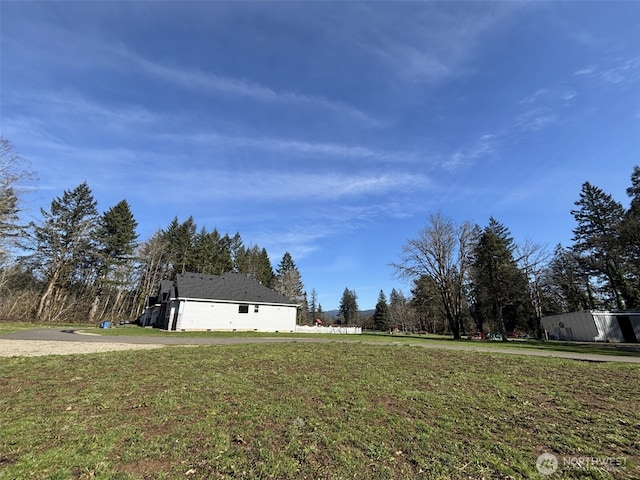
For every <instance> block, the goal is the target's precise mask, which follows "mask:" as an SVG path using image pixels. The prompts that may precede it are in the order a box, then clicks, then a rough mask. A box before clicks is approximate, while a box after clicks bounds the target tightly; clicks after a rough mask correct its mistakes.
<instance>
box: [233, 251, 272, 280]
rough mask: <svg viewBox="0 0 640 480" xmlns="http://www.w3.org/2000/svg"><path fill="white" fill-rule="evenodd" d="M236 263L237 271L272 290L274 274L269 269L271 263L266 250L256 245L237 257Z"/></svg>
mask: <svg viewBox="0 0 640 480" xmlns="http://www.w3.org/2000/svg"><path fill="white" fill-rule="evenodd" d="M237 258H238V261H237V265H238V269H239V270H238V271H239V272H240V273H244V274H245V275H247V276H249V277H251V278H255V279H256V280H257V281H258V282H260V283H261V284H262V285H264V286H266V287H269V288H273V286H274V283H275V274H274V273H273V268H272V267H271V261H270V260H269V255H268V254H267V250H266V249H264V248H262V249H261V248H260V247H258V246H257V245H254V246H252V247H249V248H247V249H246V250H244V252H243V253H242V254H241V255H239V256H238V257H237Z"/></svg>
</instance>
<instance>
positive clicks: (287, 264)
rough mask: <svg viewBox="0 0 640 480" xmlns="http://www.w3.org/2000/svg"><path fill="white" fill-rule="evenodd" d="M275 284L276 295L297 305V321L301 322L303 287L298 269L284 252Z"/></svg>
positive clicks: (303, 302) (303, 299) (289, 255)
mask: <svg viewBox="0 0 640 480" xmlns="http://www.w3.org/2000/svg"><path fill="white" fill-rule="evenodd" d="M275 284H276V288H275V289H276V291H277V292H278V293H281V294H282V295H284V296H285V297H286V298H287V299H289V300H291V301H292V302H296V303H297V304H298V305H299V307H300V308H299V310H298V321H299V322H301V321H303V319H304V317H305V316H306V313H305V312H306V310H305V308H304V306H305V305H304V304H305V294H304V285H303V283H302V277H301V275H300V272H299V271H298V267H296V264H295V262H294V261H293V258H292V257H291V254H290V253H289V252H285V254H284V255H283V256H282V260H281V261H280V264H279V265H278V268H277V269H276V278H275Z"/></svg>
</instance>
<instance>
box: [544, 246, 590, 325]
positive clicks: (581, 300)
mask: <svg viewBox="0 0 640 480" xmlns="http://www.w3.org/2000/svg"><path fill="white" fill-rule="evenodd" d="M584 263H585V262H582V261H580V260H579V255H578V254H577V253H576V252H574V251H573V250H570V249H565V248H563V247H562V246H561V245H558V246H556V249H555V251H554V255H553V258H552V259H551V262H550V263H549V265H548V267H547V269H546V277H547V278H548V282H547V283H548V285H549V286H550V288H549V290H550V294H551V295H552V296H553V297H555V299H556V302H557V303H559V304H560V305H561V306H562V312H575V311H580V310H593V309H595V308H597V304H596V302H595V299H594V295H593V287H592V286H591V283H590V282H589V273H588V272H587V271H585V270H584V268H582V267H583V265H584ZM562 312H557V313H562Z"/></svg>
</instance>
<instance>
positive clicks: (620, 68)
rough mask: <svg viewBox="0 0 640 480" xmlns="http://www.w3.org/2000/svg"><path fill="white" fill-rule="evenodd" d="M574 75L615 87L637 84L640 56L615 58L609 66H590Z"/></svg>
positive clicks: (639, 74)
mask: <svg viewBox="0 0 640 480" xmlns="http://www.w3.org/2000/svg"><path fill="white" fill-rule="evenodd" d="M574 75H576V76H582V77H588V78H592V79H595V80H599V81H601V82H604V83H608V84H614V85H618V84H624V83H631V82H637V81H638V80H640V56H637V57H631V58H614V59H612V60H610V61H609V62H608V65H589V66H586V67H584V68H581V69H579V70H576V71H575V72H574Z"/></svg>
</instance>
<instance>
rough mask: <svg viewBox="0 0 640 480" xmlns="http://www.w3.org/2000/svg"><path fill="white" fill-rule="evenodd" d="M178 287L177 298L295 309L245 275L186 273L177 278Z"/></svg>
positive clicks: (281, 297) (288, 301)
mask: <svg viewBox="0 0 640 480" xmlns="http://www.w3.org/2000/svg"><path fill="white" fill-rule="evenodd" d="M175 285H176V296H177V297H180V298H200V299H207V300H222V301H233V302H246V303H278V304H286V305H296V303H295V302H292V301H291V300H288V299H287V298H286V297H285V296H284V295H281V294H279V293H278V292H276V291H275V290H272V289H270V288H268V287H265V286H264V285H262V284H261V283H259V282H258V281H256V280H255V279H253V278H250V277H248V276H246V275H244V274H242V273H225V274H224V275H205V274H200V273H185V274H182V275H177V276H176V280H175Z"/></svg>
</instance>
